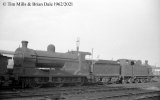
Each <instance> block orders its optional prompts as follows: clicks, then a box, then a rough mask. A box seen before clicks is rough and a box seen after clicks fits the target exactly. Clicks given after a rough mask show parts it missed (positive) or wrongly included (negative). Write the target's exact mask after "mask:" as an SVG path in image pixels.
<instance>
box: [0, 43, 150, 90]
mask: <svg viewBox="0 0 160 100" xmlns="http://www.w3.org/2000/svg"><path fill="white" fill-rule="evenodd" d="M27 45H28V41H22V47H21V48H20V47H19V48H17V49H16V51H15V53H14V57H13V60H14V66H13V72H12V75H10V74H8V73H5V74H4V73H3V74H1V73H0V74H1V75H0V77H1V78H0V83H1V85H3V84H6V83H8V84H13V83H14V84H17V85H21V86H22V88H24V87H40V86H42V85H43V84H49V85H54V86H56V87H61V86H63V85H64V84H74V85H77V86H80V85H83V84H86V83H99V82H100V83H104V84H108V83H129V82H130V83H133V82H148V81H150V80H151V78H152V77H153V75H152V72H151V67H150V65H148V63H147V61H146V63H145V64H142V63H141V61H140V60H138V61H136V60H128V59H119V60H117V61H113V60H98V61H96V60H86V59H85V56H86V55H91V53H89V52H80V51H69V52H66V53H59V52H56V51H55V46H54V45H49V46H48V47H47V51H40V50H33V49H29V48H28V47H27ZM0 58H5V59H4V60H5V61H7V60H8V59H9V58H6V57H5V56H1V57H0ZM1 62H2V61H0V63H1ZM0 67H1V68H0V70H4V69H5V68H7V65H6V63H5V64H3V65H2V64H1V66H0ZM1 72H2V71H1ZM6 75H9V79H7V80H10V81H11V83H9V82H8V81H5V79H6V78H4V77H3V76H6Z"/></svg>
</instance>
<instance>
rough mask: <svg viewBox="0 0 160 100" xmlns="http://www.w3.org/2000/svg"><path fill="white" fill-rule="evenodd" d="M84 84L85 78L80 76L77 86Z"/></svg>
mask: <svg viewBox="0 0 160 100" xmlns="http://www.w3.org/2000/svg"><path fill="white" fill-rule="evenodd" d="M83 84H84V80H83V78H78V79H77V82H76V83H75V85H76V86H82V85H83Z"/></svg>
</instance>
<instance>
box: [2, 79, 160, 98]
mask: <svg viewBox="0 0 160 100" xmlns="http://www.w3.org/2000/svg"><path fill="white" fill-rule="evenodd" d="M106 87H126V88H139V89H141V90H142V91H148V90H151V91H152V90H154V91H157V90H160V82H151V83H138V84H135V83H134V84H111V85H107V86H106ZM121 93H122V92H121ZM112 94H119V93H118V92H110V93H109V92H107V93H105V92H101V93H80V94H76V95H68V96H65V99H63V100H88V99H87V98H90V99H91V98H96V97H97V98H98V97H101V96H102V95H105V96H109V95H112ZM4 100H5V99H4ZM6 100H59V99H55V98H54V97H52V96H43V97H30V98H15V99H6ZM92 100H95V99H92Z"/></svg>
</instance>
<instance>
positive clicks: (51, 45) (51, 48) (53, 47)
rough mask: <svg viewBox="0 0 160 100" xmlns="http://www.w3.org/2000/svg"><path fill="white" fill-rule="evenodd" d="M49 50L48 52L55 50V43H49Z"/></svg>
mask: <svg viewBox="0 0 160 100" xmlns="http://www.w3.org/2000/svg"><path fill="white" fill-rule="evenodd" d="M47 51H48V52H55V46H54V45H53V44H50V45H48V47H47Z"/></svg>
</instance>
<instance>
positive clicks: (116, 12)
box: [0, 0, 160, 67]
mask: <svg viewBox="0 0 160 100" xmlns="http://www.w3.org/2000/svg"><path fill="white" fill-rule="evenodd" d="M7 1H12V2H16V1H17V2H18V1H24V2H28V1H34V2H43V1H48V2H56V1H63V2H64V1H65V2H68V1H70V2H73V6H71V7H55V6H54V7H42V6H41V7H8V6H3V5H2V3H3V2H7ZM77 37H79V38H80V50H81V51H87V52H91V49H92V48H94V58H96V56H98V55H99V56H100V57H99V58H100V59H107V60H111V59H113V60H117V59H120V58H126V59H135V60H139V59H140V60H142V61H143V62H144V60H148V61H149V64H152V65H157V66H159V67H160V0H27V1H26V0H1V1H0V50H10V51H14V50H15V49H16V48H17V47H19V46H21V41H22V40H27V41H29V45H28V47H29V48H32V49H36V50H37V49H38V50H46V48H47V46H48V45H49V44H54V45H55V46H56V51H57V52H67V51H68V50H75V49H76V40H77Z"/></svg>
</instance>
